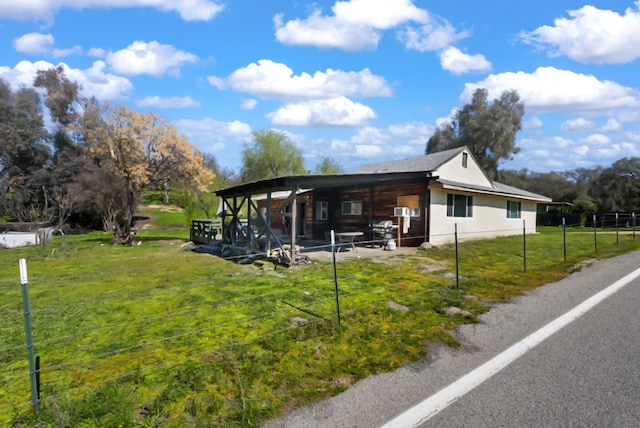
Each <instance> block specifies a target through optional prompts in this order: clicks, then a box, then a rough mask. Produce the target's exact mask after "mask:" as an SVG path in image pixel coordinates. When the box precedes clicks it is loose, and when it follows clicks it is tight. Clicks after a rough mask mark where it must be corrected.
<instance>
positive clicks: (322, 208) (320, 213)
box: [316, 201, 329, 221]
mask: <svg viewBox="0 0 640 428" xmlns="http://www.w3.org/2000/svg"><path fill="white" fill-rule="evenodd" d="M316 220H321V221H325V220H329V202H328V201H316Z"/></svg>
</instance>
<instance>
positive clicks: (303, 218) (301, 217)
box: [296, 202, 307, 236]
mask: <svg viewBox="0 0 640 428" xmlns="http://www.w3.org/2000/svg"><path fill="white" fill-rule="evenodd" d="M297 214H298V219H297V224H296V231H297V233H298V236H306V235H307V203H306V202H298V213H297Z"/></svg>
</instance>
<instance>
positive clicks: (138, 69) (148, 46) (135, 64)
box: [106, 40, 198, 77]
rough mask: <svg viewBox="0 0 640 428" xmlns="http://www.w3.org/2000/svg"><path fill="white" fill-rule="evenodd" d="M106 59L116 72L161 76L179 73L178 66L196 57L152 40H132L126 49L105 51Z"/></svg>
mask: <svg viewBox="0 0 640 428" xmlns="http://www.w3.org/2000/svg"><path fill="white" fill-rule="evenodd" d="M106 60H107V62H108V63H109V65H110V66H111V68H113V70H114V71H115V72H117V73H121V74H124V75H127V76H134V75H138V74H149V75H151V76H155V77H161V76H163V75H165V74H169V75H174V76H177V75H179V73H180V67H182V66H183V65H185V64H187V63H194V62H196V61H197V60H198V57H197V56H195V55H193V54H190V53H188V52H184V51H181V50H178V49H176V48H175V47H173V46H172V45H163V44H160V43H158V42H157V41H155V40H154V41H151V42H148V43H147V42H142V41H136V42H133V43H132V44H131V45H129V46H128V47H127V48H126V49H122V50H119V51H116V52H110V53H107V54H106Z"/></svg>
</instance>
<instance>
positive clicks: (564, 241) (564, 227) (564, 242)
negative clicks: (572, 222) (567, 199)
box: [562, 217, 567, 262]
mask: <svg viewBox="0 0 640 428" xmlns="http://www.w3.org/2000/svg"><path fill="white" fill-rule="evenodd" d="M562 246H563V248H564V261H565V262H566V261H567V224H566V221H565V218H564V217H562Z"/></svg>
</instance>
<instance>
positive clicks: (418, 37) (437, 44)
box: [398, 14, 471, 52]
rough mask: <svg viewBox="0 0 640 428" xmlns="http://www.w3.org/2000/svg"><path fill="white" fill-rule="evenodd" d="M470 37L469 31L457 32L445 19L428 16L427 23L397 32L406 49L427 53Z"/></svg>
mask: <svg viewBox="0 0 640 428" xmlns="http://www.w3.org/2000/svg"><path fill="white" fill-rule="evenodd" d="M470 35H471V33H470V32H469V31H467V30H463V31H460V32H458V31H457V30H456V29H455V27H454V26H453V25H451V24H450V23H449V21H447V20H446V19H444V18H440V17H438V16H435V15H432V14H430V15H429V19H428V21H427V22H426V23H424V24H423V25H421V26H418V27H407V28H405V29H403V30H401V31H399V32H398V40H400V41H401V42H402V43H403V44H404V45H405V47H406V48H407V49H414V50H417V51H419V52H427V51H439V50H442V49H445V48H447V47H449V46H451V45H452V44H454V43H455V42H457V41H460V40H462V39H465V38H467V37H469V36H470Z"/></svg>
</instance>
